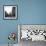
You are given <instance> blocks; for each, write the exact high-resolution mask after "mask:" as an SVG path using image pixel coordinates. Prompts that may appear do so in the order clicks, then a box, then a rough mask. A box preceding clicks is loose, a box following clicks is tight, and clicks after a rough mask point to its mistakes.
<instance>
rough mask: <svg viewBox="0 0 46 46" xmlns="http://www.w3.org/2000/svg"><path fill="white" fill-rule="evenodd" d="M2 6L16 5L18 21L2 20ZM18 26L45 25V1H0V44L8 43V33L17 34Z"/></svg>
mask: <svg viewBox="0 0 46 46" xmlns="http://www.w3.org/2000/svg"><path fill="white" fill-rule="evenodd" d="M3 5H18V20H3ZM18 24H46V0H0V44H7V43H8V39H7V36H8V34H9V32H18V30H17V25H18ZM16 42H17V41H16Z"/></svg>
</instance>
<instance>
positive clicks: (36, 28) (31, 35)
mask: <svg viewBox="0 0 46 46" xmlns="http://www.w3.org/2000/svg"><path fill="white" fill-rule="evenodd" d="M20 40H31V41H46V25H26V24H25V25H20Z"/></svg>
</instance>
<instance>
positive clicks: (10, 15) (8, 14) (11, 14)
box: [4, 5, 17, 19]
mask: <svg viewBox="0 0 46 46" xmlns="http://www.w3.org/2000/svg"><path fill="white" fill-rule="evenodd" d="M4 19H17V6H16V5H4Z"/></svg>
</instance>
